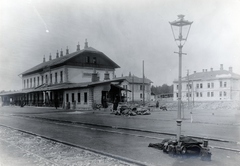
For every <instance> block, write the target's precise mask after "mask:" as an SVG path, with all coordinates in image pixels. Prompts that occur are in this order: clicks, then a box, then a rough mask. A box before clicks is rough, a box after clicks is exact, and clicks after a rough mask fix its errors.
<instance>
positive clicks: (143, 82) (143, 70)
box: [142, 61, 145, 106]
mask: <svg viewBox="0 0 240 166" xmlns="http://www.w3.org/2000/svg"><path fill="white" fill-rule="evenodd" d="M144 80H145V76H144V61H143V88H142V89H143V106H145V81H144Z"/></svg>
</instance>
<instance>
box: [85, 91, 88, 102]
mask: <svg viewBox="0 0 240 166" xmlns="http://www.w3.org/2000/svg"><path fill="white" fill-rule="evenodd" d="M87 101H88V96H87V92H84V103H85V104H86V103H87Z"/></svg>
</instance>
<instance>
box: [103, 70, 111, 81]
mask: <svg viewBox="0 0 240 166" xmlns="http://www.w3.org/2000/svg"><path fill="white" fill-rule="evenodd" d="M104 80H110V78H109V73H108V71H106V72H105V73H104Z"/></svg>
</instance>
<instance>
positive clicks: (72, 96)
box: [72, 93, 74, 102]
mask: <svg viewBox="0 0 240 166" xmlns="http://www.w3.org/2000/svg"><path fill="white" fill-rule="evenodd" d="M72 102H74V93H72Z"/></svg>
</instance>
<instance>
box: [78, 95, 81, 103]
mask: <svg viewBox="0 0 240 166" xmlns="http://www.w3.org/2000/svg"><path fill="white" fill-rule="evenodd" d="M78 102H79V103H80V102H81V94H80V93H78Z"/></svg>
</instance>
